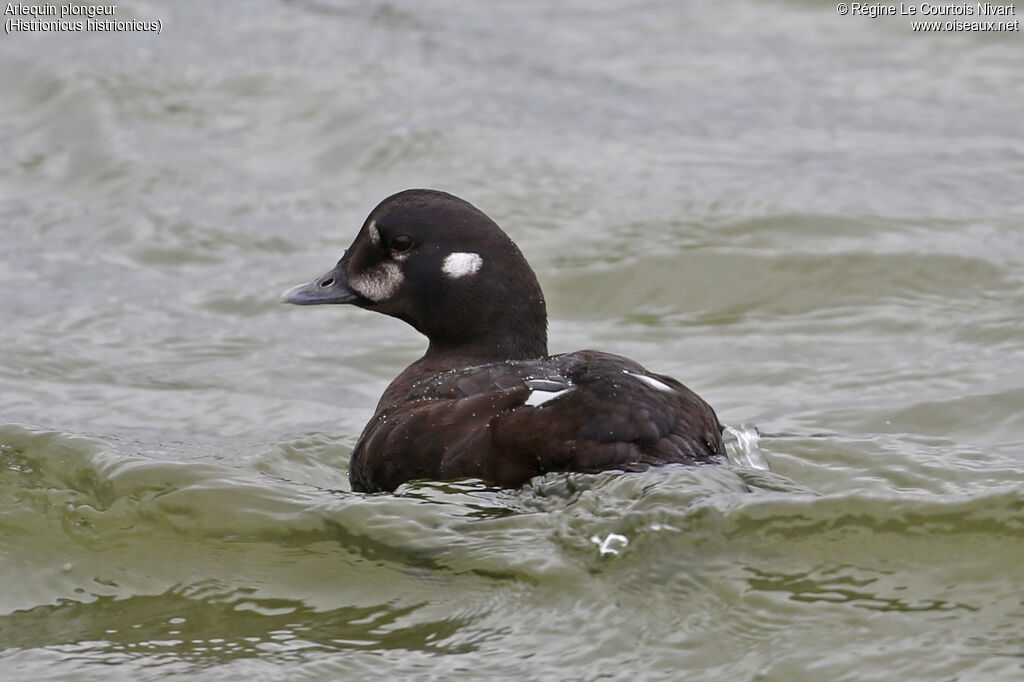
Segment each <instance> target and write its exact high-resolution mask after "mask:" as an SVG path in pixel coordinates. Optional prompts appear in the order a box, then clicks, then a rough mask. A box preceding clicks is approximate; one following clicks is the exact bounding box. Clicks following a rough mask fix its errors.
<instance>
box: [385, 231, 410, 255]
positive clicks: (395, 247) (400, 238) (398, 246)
mask: <svg viewBox="0 0 1024 682" xmlns="http://www.w3.org/2000/svg"><path fill="white" fill-rule="evenodd" d="M388 246H390V247H391V250H392V251H408V250H409V249H411V248H412V237H410V236H409V235H407V234H399V235H395V236H394V237H392V238H391V241H390V242H389V243H388Z"/></svg>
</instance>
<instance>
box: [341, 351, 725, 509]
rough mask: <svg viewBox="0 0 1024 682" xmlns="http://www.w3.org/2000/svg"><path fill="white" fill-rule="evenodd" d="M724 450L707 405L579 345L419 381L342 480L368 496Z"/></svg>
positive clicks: (704, 456) (512, 481) (684, 458)
mask: <svg viewBox="0 0 1024 682" xmlns="http://www.w3.org/2000/svg"><path fill="white" fill-rule="evenodd" d="M724 452H725V450H724V445H723V444H722V439H721V426H720V425H719V423H718V419H717V417H716V416H715V413H714V411H713V410H712V409H711V408H710V407H709V406H708V405H707V403H705V402H704V401H703V400H701V398H700V397H699V396H697V395H696V394H695V393H693V392H692V391H690V390H689V389H687V388H686V387H685V386H683V385H682V384H681V383H679V382H678V381H676V380H674V379H672V378H670V377H665V376H661V375H657V374H652V373H650V372H647V370H645V369H644V368H643V367H641V366H640V365H639V364H637V363H635V362H632V361H630V360H628V359H626V358H622V357H619V356H615V355H611V354H608V353H600V352H597V351H578V352H576V353H570V354H566V355H559V356H555V357H553V358H549V359H546V360H543V361H531V362H521V363H519V362H509V363H497V364H494V365H483V366H480V367H473V368H469V369H466V370H460V371H453V372H444V373H441V374H438V375H435V376H432V377H429V378H427V379H425V380H424V381H421V382H419V383H418V384H417V385H416V386H414V387H413V388H412V390H410V391H409V392H408V393H407V394H406V395H405V396H404V397H403V399H402V400H399V401H397V402H396V403H395V404H394V405H392V406H385V407H382V408H381V409H379V410H378V413H377V414H376V415H375V416H374V418H373V419H372V420H371V421H370V423H369V424H367V426H366V429H365V430H364V431H363V434H362V436H361V437H360V441H359V443H358V444H357V446H356V449H355V451H354V452H353V455H352V461H351V468H350V474H349V475H350V479H351V481H352V487H353V489H354V490H369V491H375V490H393V489H394V488H396V487H397V486H398V485H400V484H402V483H404V482H406V481H410V480H415V479H437V480H449V479H454V478H465V477H474V478H481V479H484V480H487V481H490V482H492V483H496V484H498V485H502V486H518V485H521V484H523V483H525V482H526V481H527V480H529V479H530V478H532V477H533V476H536V475H539V474H543V473H546V472H548V471H583V472H598V471H605V470H611V469H618V470H626V471H635V470H643V469H646V468H648V467H650V466H652V465H658V464H667V463H672V462H681V463H696V462H703V461H709V460H711V459H713V458H715V457H716V456H718V455H722V454H724Z"/></svg>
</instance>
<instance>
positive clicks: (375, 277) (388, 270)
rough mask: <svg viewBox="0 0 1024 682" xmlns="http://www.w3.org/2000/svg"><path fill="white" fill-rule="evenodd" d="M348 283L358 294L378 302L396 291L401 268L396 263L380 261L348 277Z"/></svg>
mask: <svg viewBox="0 0 1024 682" xmlns="http://www.w3.org/2000/svg"><path fill="white" fill-rule="evenodd" d="M348 285H349V286H350V287H352V289H354V290H355V291H356V293H358V294H359V295H360V296H363V297H364V298H368V299H370V300H371V301H373V302H374V303H380V302H381V301H386V300H388V299H389V298H391V297H392V296H394V295H395V292H397V291H398V287H400V286H401V285H402V270H401V269H400V268H399V267H398V264H397V263H381V264H380V265H378V266H376V267H373V268H370V269H369V270H367V271H365V272H361V273H359V274H358V275H355V276H354V277H351V278H349V281H348Z"/></svg>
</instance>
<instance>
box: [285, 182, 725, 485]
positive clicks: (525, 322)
mask: <svg viewBox="0 0 1024 682" xmlns="http://www.w3.org/2000/svg"><path fill="white" fill-rule="evenodd" d="M281 300H282V301H283V302H285V303H295V304H297V305H315V304H319V303H350V304H352V305H355V306H358V307H360V308H366V309H367V310H373V311H376V312H379V313H384V314H385V315H391V316H393V317H397V318H399V319H400V320H404V321H405V322H408V323H409V324H410V325H412V326H413V327H415V328H416V329H417V330H418V331H420V332H421V333H423V334H424V335H426V337H427V338H428V339H429V340H430V344H429V346H428V347H427V352H426V353H425V354H424V355H423V357H422V358H420V359H419V360H417V361H416V362H414V363H412V364H411V365H409V367H407V368H406V369H405V371H403V372H402V373H401V374H399V375H398V377H397V378H396V379H395V380H394V381H392V382H391V385H390V386H388V388H387V390H385V391H384V395H383V396H382V397H381V399H380V402H379V403H378V404H377V410H376V412H375V413H374V415H373V418H372V419H370V422H369V423H368V424H367V425H366V427H365V428H364V429H363V433H362V435H361V436H360V437H359V442H358V443H356V446H355V450H354V451H353V452H352V460H351V466H350V469H349V480H350V481H351V482H352V489H353V490H355V491H360V492H378V491H391V490H394V489H395V488H397V487H398V486H399V485H401V484H402V483H405V482H406V481H411V480H415V479H435V480H450V479H455V478H464V477H472V478H480V479H484V480H486V481H489V482H491V483H494V484H497V485H501V486H507V487H516V486H519V485H522V484H523V483H525V482H526V481H527V480H529V479H530V478H532V477H533V476H537V475H539V474H543V473H545V472H548V471H580V472H599V471H607V470H620V471H641V470H644V469H647V468H648V467H650V466H654V465H659V464H668V463H672V462H679V463H684V464H696V463H701V462H708V461H715V460H720V457H721V456H722V455H724V454H725V447H724V445H723V443H722V426H721V424H719V422H718V418H717V417H716V416H715V412H714V410H712V409H711V407H710V406H709V405H708V404H707V403H706V402H704V401H703V400H702V399H701V398H700V397H699V396H698V395H697V394H696V393H694V392H693V391H691V390H690V389H688V388H686V387H685V386H683V385H682V384H681V383H679V382H678V381H676V380H675V379H673V378H671V377H668V376H664V375H661V374H654V373H652V372H649V371H647V370H646V369H644V368H643V367H641V366H640V365H639V364H638V363H636V362H634V361H632V360H629V359H627V358H624V357H620V356H618V355H612V354H610V353H602V352H599V351H593V350H582V351H577V352H575V353H565V354H562V355H550V356H549V355H548V350H547V310H546V307H545V304H544V295H543V294H542V293H541V289H540V285H539V284H538V283H537V277H536V275H534V273H533V270H532V269H531V268H530V266H529V264H528V263H527V262H526V259H525V258H524V257H523V255H522V253H520V251H519V249H518V248H517V247H516V245H515V244H514V243H512V240H511V239H509V237H508V236H507V235H506V234H505V233H504V232H503V231H502V230H501V228H499V227H498V226H497V224H495V223H494V221H492V220H491V219H490V218H488V217H487V216H486V215H484V213H483V212H481V211H480V210H479V209H477V208H476V207H475V206H473V205H472V204H470V203H468V202H466V201H464V200H462V199H459V198H458V197H455V196H453V195H451V194H447V193H445V192H439V191H436V190H426V189H412V190H407V191H404V192H400V193H398V194H395V195H393V196H391V197H388V198H387V199H385V200H384V201H382V202H381V203H380V205H379V206H377V208H375V209H373V211H372V212H371V213H370V215H369V216H368V217H367V218H366V222H364V223H363V226H362V229H360V231H359V234H358V235H356V238H355V241H354V242H352V245H351V246H350V247H349V248H348V250H347V251H345V253H344V255H343V256H342V257H341V260H340V261H338V264H337V265H336V266H335V267H334V269H333V270H331V271H330V272H327V273H325V274H323V275H321V276H320V277H318V278H316V279H315V280H313V281H312V282H309V283H308V284H301V285H299V286H297V287H294V288H292V289H289V290H288V291H286V292H285V293H284V294H282V296H281Z"/></svg>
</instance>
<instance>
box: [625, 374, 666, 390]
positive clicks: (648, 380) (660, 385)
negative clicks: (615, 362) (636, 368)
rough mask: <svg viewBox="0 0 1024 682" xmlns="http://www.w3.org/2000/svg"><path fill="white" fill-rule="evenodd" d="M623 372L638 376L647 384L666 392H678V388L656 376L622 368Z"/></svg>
mask: <svg viewBox="0 0 1024 682" xmlns="http://www.w3.org/2000/svg"><path fill="white" fill-rule="evenodd" d="M622 373H623V374H628V375H629V376H631V377H636V378H637V379H639V380H640V381H642V382H644V383H645V384H647V385H648V386H650V387H651V388H653V389H656V390H659V391H665V392H666V393H675V392H676V389H674V388H672V387H671V386H669V385H668V384H666V383H664V382H662V381H658V380H657V379H655V378H654V377H649V376H645V375H643V374H634V373H633V372H627V371H626V370H622Z"/></svg>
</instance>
